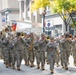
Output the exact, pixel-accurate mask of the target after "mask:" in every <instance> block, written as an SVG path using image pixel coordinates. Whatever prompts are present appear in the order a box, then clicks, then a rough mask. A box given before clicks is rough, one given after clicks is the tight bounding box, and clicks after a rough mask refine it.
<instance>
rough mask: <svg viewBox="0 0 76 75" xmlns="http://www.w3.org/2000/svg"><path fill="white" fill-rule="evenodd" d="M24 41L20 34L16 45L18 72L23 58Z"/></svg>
mask: <svg viewBox="0 0 76 75" xmlns="http://www.w3.org/2000/svg"><path fill="white" fill-rule="evenodd" d="M22 44H23V39H22V38H21V37H20V33H17V41H16V43H15V55H16V61H17V70H18V71H20V66H21V61H22V58H23V45H22Z"/></svg>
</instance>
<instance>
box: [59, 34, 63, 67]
mask: <svg viewBox="0 0 76 75" xmlns="http://www.w3.org/2000/svg"><path fill="white" fill-rule="evenodd" d="M63 42H64V35H62V36H61V38H60V42H59V46H60V60H61V65H62V68H64V66H63V61H64V58H63V57H64V54H63V52H64V48H63Z"/></svg>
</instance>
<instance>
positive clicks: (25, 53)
mask: <svg viewBox="0 0 76 75" xmlns="http://www.w3.org/2000/svg"><path fill="white" fill-rule="evenodd" d="M28 38H29V34H26V35H25V36H24V38H23V40H24V43H23V45H24V52H23V53H24V54H23V55H24V56H23V58H24V61H25V65H26V66H28V65H29V54H28V52H29V51H28V46H29V45H28V42H29V40H28Z"/></svg>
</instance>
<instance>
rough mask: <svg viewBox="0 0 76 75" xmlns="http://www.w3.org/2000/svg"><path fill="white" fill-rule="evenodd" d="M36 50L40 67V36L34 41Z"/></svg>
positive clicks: (38, 66)
mask: <svg viewBox="0 0 76 75" xmlns="http://www.w3.org/2000/svg"><path fill="white" fill-rule="evenodd" d="M34 51H35V56H36V62H37V68H38V69H40V48H39V37H38V36H37V39H36V40H35V42H34Z"/></svg>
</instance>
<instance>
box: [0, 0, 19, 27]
mask: <svg viewBox="0 0 76 75" xmlns="http://www.w3.org/2000/svg"><path fill="white" fill-rule="evenodd" d="M11 20H19V6H18V0H0V25H2V27H5V25H6V24H9V22H10V21H11Z"/></svg>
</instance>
